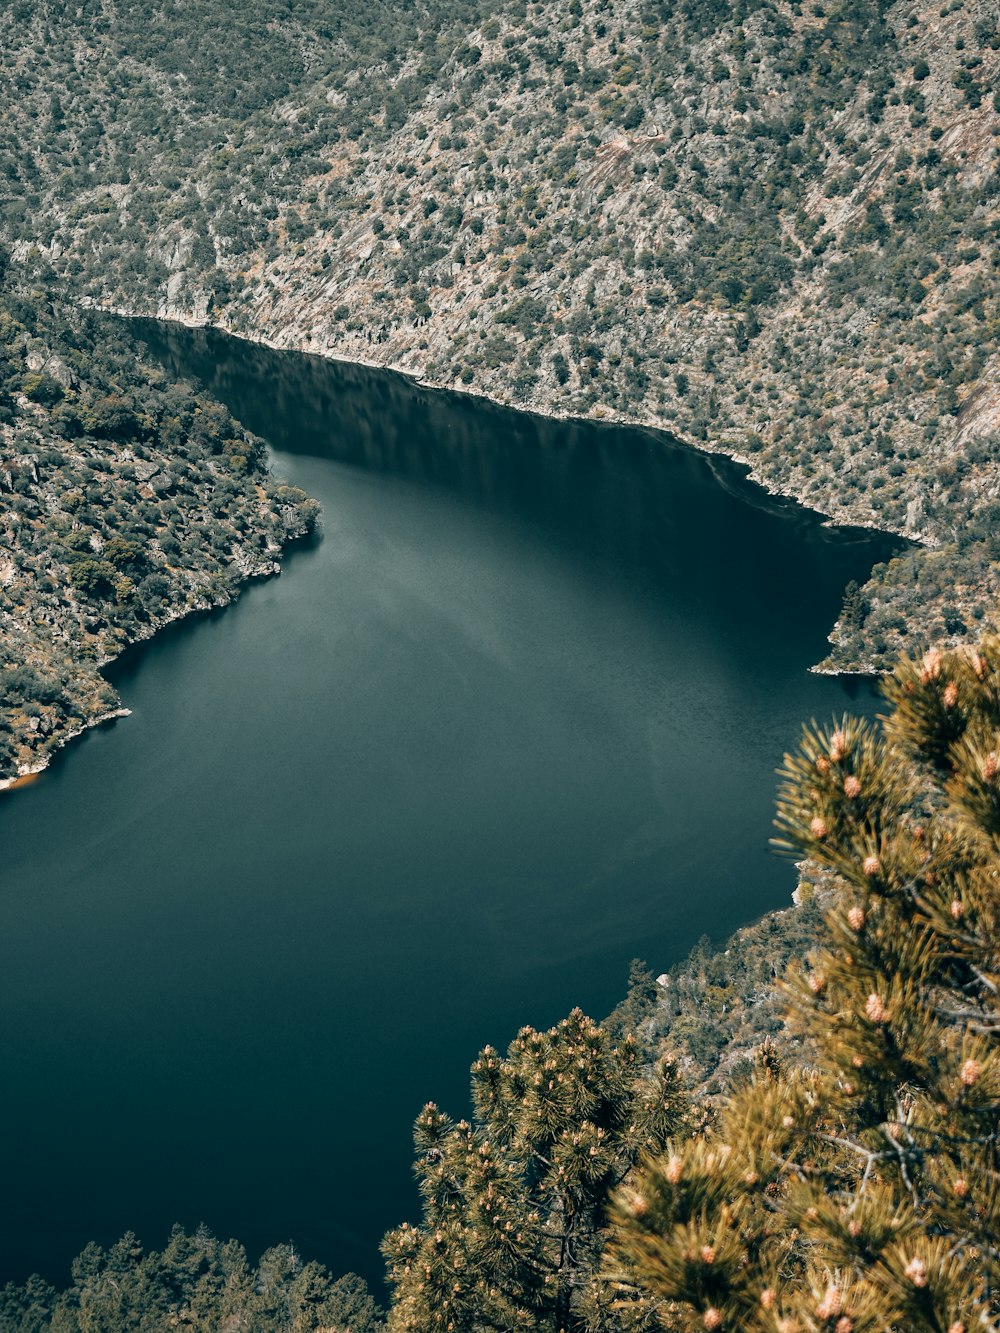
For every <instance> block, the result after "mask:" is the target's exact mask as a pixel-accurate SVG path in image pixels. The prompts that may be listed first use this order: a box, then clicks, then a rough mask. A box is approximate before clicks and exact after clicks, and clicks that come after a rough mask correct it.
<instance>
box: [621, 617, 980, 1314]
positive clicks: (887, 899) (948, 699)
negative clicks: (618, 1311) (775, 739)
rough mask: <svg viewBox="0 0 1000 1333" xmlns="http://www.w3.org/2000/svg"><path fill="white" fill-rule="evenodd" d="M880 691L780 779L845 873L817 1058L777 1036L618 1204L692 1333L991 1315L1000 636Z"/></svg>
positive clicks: (796, 847) (797, 833) (801, 1019)
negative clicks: (705, 1122) (869, 712)
mask: <svg viewBox="0 0 1000 1333" xmlns="http://www.w3.org/2000/svg"><path fill="white" fill-rule="evenodd" d="M886 695H887V698H888V700H889V702H890V704H891V705H892V712H891V714H890V715H889V716H888V717H887V718H886V719H884V720H883V722H882V724H881V725H872V724H869V723H866V722H857V721H849V720H845V721H844V723H843V724H842V725H841V726H839V727H836V728H835V729H833V730H831V731H830V732H825V731H820V730H815V729H809V730H807V731H806V733H805V736H804V739H803V743H802V746H801V749H800V750H799V752H798V753H797V754H796V755H794V756H786V759H785V764H784V768H783V771H782V785H781V789H780V795H779V802H778V826H779V828H780V829H781V832H782V839H783V843H784V846H785V848H786V849H788V850H791V851H794V852H796V853H799V854H805V855H806V856H808V857H809V858H810V859H811V860H813V861H816V862H819V863H820V864H821V865H823V866H825V867H827V868H828V869H829V870H830V871H832V872H834V875H835V880H834V882H835V885H836V894H835V901H834V905H833V907H832V908H831V910H830V911H829V913H828V915H827V918H826V930H825V939H824V940H823V941H822V944H821V947H819V948H817V950H816V951H815V953H814V954H813V955H811V957H810V960H809V965H808V966H807V967H805V968H799V969H795V970H793V971H792V973H791V974H790V976H789V978H788V980H787V983H786V987H787V994H788V997H789V1001H790V1014H789V1023H790V1025H791V1026H792V1028H793V1029H795V1030H797V1031H798V1032H799V1033H800V1034H802V1035H803V1036H804V1037H805V1038H806V1039H807V1049H808V1050H809V1051H810V1063H811V1065H812V1068H811V1070H810V1071H809V1072H807V1073H803V1072H791V1071H786V1070H783V1069H782V1068H781V1067H780V1065H779V1064H778V1062H777V1060H776V1059H775V1058H774V1056H773V1052H770V1051H768V1050H764V1051H763V1052H762V1058H761V1061H760V1068H759V1070H758V1072H757V1073H756V1074H755V1075H754V1076H753V1077H752V1078H751V1079H749V1080H748V1081H747V1083H746V1084H745V1086H742V1087H740V1088H737V1089H734V1090H733V1091H732V1094H731V1095H730V1097H729V1098H728V1101H727V1103H726V1105H725V1107H724V1109H723V1111H722V1113H721V1115H720V1118H719V1121H718V1123H717V1125H716V1128H715V1130H714V1132H713V1133H712V1134H711V1135H710V1136H700V1137H697V1138H694V1139H691V1140H690V1141H688V1142H686V1143H677V1144H676V1146H674V1147H673V1148H668V1149H667V1151H666V1152H665V1154H664V1155H661V1156H660V1157H659V1158H657V1159H655V1160H651V1161H649V1162H647V1163H646V1164H645V1165H644V1166H643V1168H642V1169H641V1170H640V1171H639V1172H637V1173H636V1174H635V1176H634V1177H633V1178H632V1179H631V1180H630V1182H629V1183H628V1185H627V1186H626V1187H624V1188H622V1189H620V1190H619V1191H618V1193H617V1195H616V1200H615V1204H614V1209H613V1212H614V1240H613V1253H614V1256H615V1261H616V1264H617V1270H616V1272H617V1277H618V1279H619V1282H620V1284H621V1285H620V1289H621V1290H622V1292H623V1294H624V1293H626V1292H628V1291H629V1290H630V1288H634V1287H638V1289H640V1290H642V1291H644V1292H645V1293H646V1294H647V1296H648V1298H649V1300H650V1303H651V1305H652V1307H653V1308H655V1309H656V1310H657V1311H658V1313H659V1317H660V1319H661V1322H662V1324H663V1326H664V1327H666V1328H668V1329H671V1330H675V1331H676V1333H681V1331H682V1330H683V1331H684V1333H687V1331H688V1330H708V1333H712V1330H719V1331H721V1333H821V1331H822V1333H869V1330H872V1331H874V1330H879V1333H888V1331H889V1330H893V1331H894V1333H974V1331H975V1333H979V1331H981V1330H989V1329H996V1328H997V1327H998V1322H997V1316H998V1278H1000V1236H998V1225H997V1223H998V1215H1000V1175H998V1155H1000V1154H998V1147H1000V1145H998V1140H1000V1118H998V1111H1000V1050H998V1047H1000V931H998V924H1000V923H998V914H1000V640H996V639H994V640H991V641H989V642H987V643H986V644H984V645H983V646H982V647H981V648H980V649H978V650H963V651H956V652H952V653H948V654H941V653H938V652H930V653H928V654H927V655H926V656H925V657H924V659H923V660H922V661H921V662H919V663H907V664H903V665H901V666H900V667H899V668H898V670H897V671H896V673H895V676H894V678H893V679H892V680H890V682H889V683H888V685H887V688H886Z"/></svg>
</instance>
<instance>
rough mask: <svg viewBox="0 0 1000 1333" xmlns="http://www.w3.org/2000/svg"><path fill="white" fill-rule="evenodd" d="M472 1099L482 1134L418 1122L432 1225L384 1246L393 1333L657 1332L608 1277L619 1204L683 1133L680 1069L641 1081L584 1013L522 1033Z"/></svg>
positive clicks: (424, 1116) (629, 1042) (494, 1060)
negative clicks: (613, 1192)
mask: <svg viewBox="0 0 1000 1333" xmlns="http://www.w3.org/2000/svg"><path fill="white" fill-rule="evenodd" d="M472 1091H473V1099H474V1106H475V1115H474V1122H473V1123H471V1124H470V1123H469V1122H467V1121H461V1122H460V1123H458V1124H455V1123H454V1122H453V1121H451V1120H450V1119H449V1118H448V1117H447V1116H446V1115H444V1114H443V1113H442V1112H441V1111H439V1110H438V1108H437V1107H436V1106H434V1105H430V1106H427V1107H425V1108H424V1110H423V1111H422V1112H421V1114H420V1116H419V1117H418V1119H417V1122H416V1126H415V1132H414V1140H415V1145H416V1150H417V1160H416V1172H417V1176H418V1179H419V1182H420V1190H421V1194H422V1195H423V1222H422V1223H421V1224H420V1225H419V1226H406V1225H404V1226H402V1227H399V1228H397V1229H396V1230H395V1231H392V1232H390V1233H389V1235H388V1236H387V1237H386V1239H385V1242H384V1244H383V1250H384V1253H385V1255H386V1257H387V1259H388V1261H389V1279H390V1281H391V1282H392V1283H393V1284H394V1286H395V1288H396V1290H395V1297H394V1301H393V1308H392V1312H391V1314H390V1319H389V1327H390V1329H392V1330H394V1331H395V1333H402V1330H413V1331H414V1333H417V1331H419V1333H428V1331H429V1330H437V1329H441V1330H456V1331H457V1333H472V1331H473V1330H476V1331H478V1330H504V1333H509V1331H512V1330H517V1329H525V1330H528V1329H530V1330H532V1333H535V1331H536V1330H537V1331H539V1333H542V1331H544V1333H559V1331H560V1330H564V1331H565V1333H577V1331H579V1333H584V1330H586V1331H587V1333H591V1331H593V1333H617V1331H618V1330H624V1329H629V1330H633V1329H634V1330H639V1329H643V1328H655V1327H656V1323H655V1318H653V1317H652V1316H651V1315H650V1313H649V1312H648V1311H647V1310H645V1309H639V1310H638V1311H631V1310H629V1309H626V1308H620V1309H619V1308H615V1309H612V1308H611V1300H610V1298H611V1296H612V1295H613V1293H612V1292H611V1290H610V1289H609V1288H608V1286H607V1284H606V1283H605V1282H603V1281H601V1280H599V1277H598V1273H599V1269H600V1263H601V1255H602V1249H603V1233H602V1227H603V1226H604V1223H605V1220H606V1218H605V1214H606V1209H607V1203H608V1192H609V1190H610V1189H611V1188H613V1187H614V1186H615V1185H617V1184H619V1183H621V1181H623V1180H624V1178H625V1176H626V1174H627V1173H628V1172H629V1170H630V1169H631V1168H632V1167H633V1165H634V1164H635V1162H636V1161H637V1160H638V1158H639V1155H640V1154H641V1153H644V1152H645V1153H655V1152H658V1151H660V1150H661V1149H662V1147H663V1145H664V1144H665V1143H666V1142H667V1141H668V1139H669V1138H670V1136H671V1135H673V1134H676V1133H677V1132H678V1131H679V1130H680V1129H681V1127H682V1125H683V1123H684V1119H685V1115H686V1109H687V1098H686V1096H685V1095H684V1093H683V1092H682V1091H681V1090H680V1088H679V1085H678V1080H677V1076H676V1074H675V1071H674V1066H673V1065H672V1064H670V1063H669V1062H666V1061H664V1062H661V1063H660V1064H658V1065H657V1066H656V1067H655V1068H654V1069H653V1070H652V1071H646V1072H643V1071H642V1069H641V1068H640V1056H639V1052H638V1047H637V1044H636V1042H635V1039H634V1038H633V1037H627V1038H626V1039H625V1040H624V1041H622V1042H620V1043H619V1044H617V1045H615V1044H614V1043H613V1042H612V1039H611V1037H610V1036H609V1034H608V1033H607V1032H606V1031H605V1030H604V1029H603V1028H601V1027H598V1026H597V1025H596V1024H595V1023H593V1022H592V1021H591V1020H590V1019H589V1018H587V1017H585V1016H584V1015H583V1014H582V1013H581V1012H580V1011H579V1010H578V1009H577V1010H574V1011H573V1013H572V1014H570V1016H569V1017H568V1018H567V1019H565V1020H564V1021H563V1022H561V1023H559V1024H558V1025H557V1026H556V1027H554V1028H552V1029H551V1031H549V1032H536V1031H534V1030H533V1029H532V1028H524V1029H522V1031H521V1032H520V1033H518V1035H517V1037H516V1038H515V1040H514V1041H513V1042H512V1043H511V1046H510V1048H509V1050H508V1052H507V1056H506V1058H504V1057H503V1056H501V1055H500V1054H499V1053H498V1052H497V1051H495V1050H494V1049H493V1048H492V1047H487V1048H486V1049H485V1050H484V1051H483V1052H482V1054H481V1055H480V1056H479V1059H478V1060H477V1061H476V1063H475V1064H474V1065H473V1067H472ZM633 1315H634V1316H635V1317H633Z"/></svg>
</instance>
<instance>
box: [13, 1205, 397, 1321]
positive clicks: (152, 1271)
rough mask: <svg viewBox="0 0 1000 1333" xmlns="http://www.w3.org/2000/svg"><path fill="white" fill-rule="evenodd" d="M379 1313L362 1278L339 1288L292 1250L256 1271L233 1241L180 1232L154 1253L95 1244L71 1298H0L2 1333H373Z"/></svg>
mask: <svg viewBox="0 0 1000 1333" xmlns="http://www.w3.org/2000/svg"><path fill="white" fill-rule="evenodd" d="M380 1314H381V1311H379V1309H378V1307H377V1306H376V1304H375V1302H374V1301H373V1300H372V1298H371V1296H370V1295H369V1293H368V1290H367V1288H366V1287H365V1284H364V1283H363V1282H362V1281H361V1279H360V1278H358V1277H355V1276H353V1275H352V1274H348V1275H347V1276H346V1277H342V1278H338V1279H337V1280H334V1279H333V1278H332V1277H331V1276H330V1274H329V1273H328V1272H326V1270H325V1269H323V1268H321V1267H320V1265H319V1264H316V1263H306V1262H304V1261H303V1260H302V1259H301V1258H300V1257H299V1255H298V1254H297V1253H296V1252H295V1250H294V1249H293V1248H292V1247H291V1246H290V1245H278V1246H276V1247H275V1248H274V1249H272V1250H268V1251H267V1253H266V1254H264V1255H263V1256H262V1257H261V1260H260V1262H259V1263H258V1264H257V1265H256V1267H254V1266H253V1265H251V1264H250V1263H248V1261H247V1256H246V1254H245V1253H244V1251H243V1248H242V1246H240V1245H238V1244H237V1243H236V1242H235V1241H226V1242H222V1241H219V1240H216V1239H215V1237H214V1236H211V1235H210V1234H209V1233H208V1232H207V1231H205V1230H199V1231H198V1232H196V1233H195V1235H193V1236H188V1235H185V1233H184V1232H183V1231H182V1230H181V1229H180V1228H179V1227H176V1228H175V1229H174V1231H173V1233H172V1234H171V1236H170V1239H169V1240H168V1242H167V1244H166V1246H165V1247H164V1248H163V1250H162V1251H155V1250H154V1251H151V1252H149V1253H147V1252H146V1251H145V1250H144V1249H143V1247H142V1245H141V1244H140V1243H139V1241H138V1240H137V1239H136V1237H135V1236H132V1235H128V1236H123V1237H122V1239H121V1240H120V1241H119V1242H118V1243H117V1245H113V1246H112V1247H111V1248H110V1249H109V1250H107V1251H103V1250H101V1249H100V1248H99V1247H98V1246H97V1245H88V1246H87V1248H86V1249H85V1250H84V1251H83V1253H82V1254H81V1255H79V1257H78V1258H77V1259H76V1260H74V1262H73V1284H72V1286H71V1287H69V1288H68V1289H67V1290H66V1291H64V1292H57V1291H55V1290H54V1288H52V1287H51V1286H49V1285H48V1284H47V1283H45V1282H43V1281H42V1280H41V1279H40V1278H32V1279H31V1280H30V1281H29V1282H27V1283H26V1284H25V1285H24V1286H23V1287H13V1286H7V1287H5V1288H4V1289H2V1290H0V1329H3V1330H4V1333H15V1330H16V1333H42V1331H43V1330H51V1331H52V1333H124V1330H126V1329H127V1330H129V1331H130V1333H163V1330H164V1329H168V1328H190V1329H198V1330H205V1333H207V1331H208V1330H220V1331H221V1330H236V1329H239V1330H241V1333H306V1331H307V1330H313V1329H325V1330H326V1333H375V1330H376V1329H378V1328H381V1327H382V1324H381V1320H380Z"/></svg>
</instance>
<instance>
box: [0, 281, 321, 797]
mask: <svg viewBox="0 0 1000 1333" xmlns="http://www.w3.org/2000/svg"><path fill="white" fill-rule="evenodd" d="M40 281H41V280H39V283H40ZM0 502H2V503H0V625H2V629H3V635H2V641H0V777H9V776H12V775H14V774H16V773H17V772H19V771H21V772H23V771H25V770H27V769H30V768H33V767H36V766H37V765H38V764H39V763H41V762H43V761H44V759H45V757H46V756H47V755H48V754H50V753H51V751H52V750H53V749H54V748H56V747H58V746H60V745H62V744H63V743H64V741H65V740H66V739H67V737H69V736H71V735H73V734H75V732H77V731H79V730H80V729H81V728H82V727H84V726H86V725H88V724H89V723H91V722H93V721H94V720H95V719H97V718H99V717H102V716H104V715H107V714H109V713H112V712H113V711H114V710H115V709H116V707H117V699H116V697H115V694H114V691H113V690H112V689H111V687H110V686H109V685H108V683H107V682H106V681H105V680H104V678H103V677H102V676H101V674H100V667H101V666H102V664H104V663H106V662H108V661H110V660H111V659H112V658H114V657H116V656H117V655H118V653H120V652H121V650H122V649H123V648H124V647H125V646H126V645H127V644H129V643H133V642H135V641H136V640H138V639H143V638H146V637H148V636H149V635H150V634H152V633H153V632H154V631H155V630H156V629H157V628H158V627H159V626H161V625H163V624H165V623H166V622H167V621H169V620H173V619H176V618H177V617H178V616H180V615H184V614H186V613H187V612H189V611H192V610H197V609H204V608H208V607H211V606H219V605H222V604H224V603H226V602H228V601H229V600H231V599H232V597H233V596H235V595H236V593H237V592H238V590H239V587H240V585H241V584H242V583H243V582H244V581H245V580H246V579H247V578H248V577H251V576H253V575H260V574H267V573H272V572H274V570H276V569H277V563H276V558H277V556H278V555H279V553H280V551H281V548H282V546H283V545H284V544H285V543H286V542H287V541H289V540H290V539H291V538H292V537H295V536H299V535H302V534H304V533H305V532H307V531H308V530H309V529H310V528H311V527H312V525H313V523H314V521H315V517H316V511H317V506H316V505H315V503H314V502H313V501H311V500H309V499H307V497H306V496H305V495H304V494H303V493H302V492H301V491H299V490H297V489H295V488H292V487H287V486H282V485H281V484H280V483H279V482H277V481H275V479H274V478H272V477H271V476H270V475H269V473H268V470H267V464H266V460H265V457H264V451H263V445H262V443H261V441H259V440H256V439H254V438H252V437H251V436H250V435H248V434H247V432H246V431H244V430H243V428H242V427H241V426H239V425H238V424H237V423H236V422H235V421H234V420H233V419H232V417H231V416H230V415H229V413H228V412H226V410H225V409H224V408H222V407H221V406H220V405H219V404H217V403H214V402H212V401H210V400H209V399H207V398H206V397H205V396H204V395H202V394H199V393H197V392H196V391H195V390H194V389H192V388H191V387H190V386H189V385H180V384H173V383H171V382H170V380H169V379H168V378H167V376H165V375H164V373H163V372H162V371H160V370H159V369H157V368H154V367H153V366H151V365H148V364H147V363H145V362H144V361H143V359H142V356H141V354H140V351H139V348H138V347H137V346H136V345H135V344H134V343H133V342H132V341H131V340H130V338H129V337H128V335H127V333H126V332H124V331H123V330H122V328H121V327H120V322H115V326H114V327H112V326H111V321H109V319H108V317H107V316H102V315H97V314H88V313H86V312H83V313H80V312H74V311H71V310H66V309H60V308H57V307H56V306H55V305H54V304H53V302H52V297H51V294H50V293H49V292H47V291H46V290H45V288H44V286H43V285H36V286H34V287H33V288H30V289H23V288H14V287H10V286H9V287H7V289H6V290H2V289H0Z"/></svg>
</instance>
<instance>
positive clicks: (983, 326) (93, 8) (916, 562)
mask: <svg viewBox="0 0 1000 1333" xmlns="http://www.w3.org/2000/svg"><path fill="white" fill-rule="evenodd" d="M7 8H8V9H9V11H10V16H11V22H10V23H9V24H8V29H7V30H8V33H9V37H8V40H7V42H6V43H5V47H4V51H3V53H2V55H0V60H2V62H3V77H4V79H5V81H6V84H7V86H8V87H10V88H11V89H12V90H13V93H14V96H13V98H12V108H11V109H12V112H13V114H11V115H10V116H9V117H8V118H7V120H6V122H5V125H4V127H3V129H2V130H0V192H2V200H0V216H2V226H3V230H4V232H5V233H6V235H7V236H8V238H9V239H10V240H11V242H12V243H13V245H14V252H15V254H16V256H18V257H26V256H28V255H29V254H31V253H32V251H33V250H34V249H37V250H38V252H39V255H40V256H42V257H44V259H45V260H46V261H47V262H48V263H49V264H51V266H52V268H53V270H54V271H55V272H56V273H57V274H58V275H59V278H60V280H61V281H63V282H64V283H65V284H66V290H67V291H68V292H72V293H73V294H75V295H76V296H78V297H85V298H87V299H90V300H92V301H95V302H98V303H105V304H112V305H115V306H118V307H122V308H126V309H130V310H140V311H144V312H150V313H151V312H156V311H161V312H164V313H168V314H172V315H177V316H185V317H193V318H205V317H208V318H212V319H218V320H219V321H220V322H221V323H222V324H224V325H225V326H227V327H231V328H234V329H238V330H240V331H244V332H249V333H251V334H253V335H255V336H261V337H266V338H268V339H271V340H273V341H275V342H277V343H279V344H281V345H285V346H296V347H307V348H309V349H310V350H313V351H327V352H332V353H335V354H342V355H347V356H352V357H361V358H365V359H370V360H373V361H377V362H384V363H391V364H400V365H405V366H407V367H409V368H411V369H415V370H418V371H419V372H421V373H422V374H423V375H425V376H426V377H427V378H428V379H429V380H431V381H433V382H435V383H440V384H445V385H452V386H458V387H466V388H468V389H470V390H475V391H481V392H485V393H488V394H491V395H492V396H494V397H496V398H498V399H502V400H504V401H509V402H513V403H516V404H519V405H522V406H526V407H533V408H537V409H540V410H543V411H550V412H566V413H579V414H584V415H589V416H595V417H602V416H603V417H624V418H629V419H635V420H641V421H646V422H651V423H655V424H659V425H662V426H665V427H667V428H669V429H672V430H674V431H675V432H677V433H679V434H681V435H683V436H684V437H686V438H688V439H692V440H694V441H695V442H697V443H699V444H700V445H702V446H703V447H706V448H721V449H725V450H726V451H728V452H731V453H734V454H737V455H740V456H742V457H745V458H747V459H748V460H749V461H750V463H751V464H752V466H753V469H754V471H755V473H756V475H757V476H758V477H759V478H761V479H762V480H763V481H764V482H765V483H766V484H767V485H768V486H770V487H772V488H774V489H780V490H784V491H788V492H790V493H792V494H795V495H797V496H799V497H801V498H802V499H804V500H805V501H806V502H807V503H808V504H810V505H812V506H814V507H816V508H818V509H820V510H821V511H824V512H826V513H829V514H831V515H833V516H835V517H837V518H838V519H842V520H847V521H854V522H861V523H868V524H876V525H879V526H883V527H886V528H890V529H892V530H894V531H898V532H904V533H906V534H907V535H909V536H911V537H913V538H915V539H917V540H918V541H919V542H920V543H922V546H921V547H920V548H918V549H917V550H916V551H915V552H913V553H911V554H909V555H907V556H904V557H901V558H900V559H899V560H898V561H895V562H893V564H892V565H891V566H889V567H888V568H879V569H877V570H876V571H875V574H874V577H873V579H872V581H871V583H870V584H869V585H868V586H867V587H866V588H864V589H863V590H860V591H858V592H856V593H855V594H853V595H852V596H851V597H849V599H848V602H847V605H846V606H845V610H844V614H843V616H842V619H841V622H840V626H839V629H838V632H837V635H836V645H835V650H834V654H833V659H832V660H833V662H834V663H836V664H839V665H853V666H858V665H863V664H867V665H884V664H886V663H887V662H888V661H889V660H891V658H892V656H893V655H894V653H895V652H896V651H897V650H898V649H899V648H900V647H901V646H906V645H907V643H908V642H911V641H912V644H913V645H915V644H916V643H917V642H922V641H924V640H928V639H937V638H940V637H950V638H952V639H956V638H959V637H961V635H962V634H963V633H965V632H966V630H968V629H972V628H973V627H974V625H975V623H976V622H977V621H978V620H979V619H980V618H982V617H984V616H986V617H989V616H990V615H991V614H992V606H993V604H994V601H995V597H996V594H997V591H998V579H997V558H996V557H997V553H996V550H995V541H994V535H993V534H994V531H995V529H996V526H997V510H996V505H997V503H998V486H1000V475H998V467H997V428H998V412H1000V387H998V384H997V367H998V351H997V336H998V329H1000V322H998V312H997V302H996V293H997V267H996V256H997V253H998V247H997V237H998V199H1000V171H998V158H997V152H998V140H997V137H996V136H997V129H998V124H1000V117H998V112H997V105H998V97H1000V93H998V87H997V70H998V65H1000V32H998V20H997V14H996V11H995V8H994V7H993V6H991V5H990V4H988V3H986V0H948V3H946V4H944V5H941V6H938V5H926V6H925V5H921V4H919V3H911V2H909V0H907V2H903V0H900V2H899V3H894V4H885V3H879V4H867V3H857V2H856V0H837V3H832V4H825V3H819V2H818V0H807V2H806V3H798V2H795V3H786V2H785V0H739V2H738V3H737V0H685V2H684V3H680V4H676V5H675V4H666V3H660V2H659V0H553V2H552V3H547V4H544V5H542V4H525V3H522V0H504V2H502V3H500V4H497V5H490V6H486V5H484V4H480V3H475V2H473V0H470V2H469V3H466V4H457V3H444V2H443V0H436V2H435V0H423V3H415V4H412V5H406V6H400V7H396V6H390V5H368V6H354V5H348V4H346V3H343V0H341V3H339V4H336V3H333V0H316V3H304V0H293V3H291V4H289V5H281V6H277V5H273V6H268V5H263V6H253V7H245V6H243V7H241V6H236V5H234V4H229V3H223V2H222V0H216V2H215V3H207V4H206V3H201V4H198V5H194V4H177V3H175V4H154V3H152V0H146V2H145V3H133V4H126V3H113V2H112V0H107V3H103V2H102V3H100V4H98V3H96V2H90V3H84V4H82V5H73V6H69V5H63V4H60V3H41V4H31V5H29V4H20V5H8V6H7ZM39 52H41V53H43V54H42V55H41V58H39V54H38V53H39Z"/></svg>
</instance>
